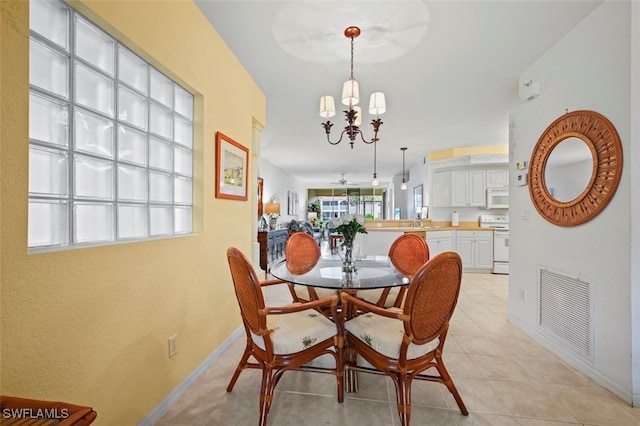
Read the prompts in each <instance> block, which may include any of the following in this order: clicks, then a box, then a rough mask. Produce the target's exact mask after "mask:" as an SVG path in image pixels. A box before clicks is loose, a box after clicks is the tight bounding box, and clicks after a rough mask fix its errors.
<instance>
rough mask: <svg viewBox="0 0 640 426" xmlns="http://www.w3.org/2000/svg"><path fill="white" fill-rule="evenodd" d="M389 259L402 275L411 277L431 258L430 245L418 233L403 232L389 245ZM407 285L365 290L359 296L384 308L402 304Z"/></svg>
mask: <svg viewBox="0 0 640 426" xmlns="http://www.w3.org/2000/svg"><path fill="white" fill-rule="evenodd" d="M389 259H390V260H391V263H392V264H393V266H394V267H395V268H396V269H397V270H398V272H400V273H401V274H402V275H404V276H406V277H407V278H409V279H411V278H412V277H413V276H414V275H415V274H416V272H417V271H418V269H420V267H421V266H422V265H424V263H425V262H426V261H427V260H429V246H428V245H427V242H426V241H425V239H424V237H421V236H420V235H418V234H409V233H407V234H402V235H400V236H399V237H398V238H396V239H395V240H394V241H393V243H392V244H391V247H389ZM406 291H407V286H400V287H387V288H385V289H381V290H364V291H360V292H358V297H360V298H361V299H364V300H366V301H367V302H370V303H375V304H376V305H378V306H380V307H384V308H390V307H392V306H395V307H397V308H399V307H400V306H402V302H403V300H404V296H405V294H406Z"/></svg>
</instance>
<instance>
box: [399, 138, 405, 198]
mask: <svg viewBox="0 0 640 426" xmlns="http://www.w3.org/2000/svg"><path fill="white" fill-rule="evenodd" d="M400 150H402V184H401V185H400V189H402V190H403V191H405V190H406V189H407V180H406V179H405V177H404V154H405V152H407V147H406V146H403V147H402V148H400Z"/></svg>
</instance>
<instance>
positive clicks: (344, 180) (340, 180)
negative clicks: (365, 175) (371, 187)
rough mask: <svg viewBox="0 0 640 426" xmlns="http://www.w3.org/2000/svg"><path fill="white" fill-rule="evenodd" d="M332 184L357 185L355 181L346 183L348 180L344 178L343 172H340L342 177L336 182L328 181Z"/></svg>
mask: <svg viewBox="0 0 640 426" xmlns="http://www.w3.org/2000/svg"><path fill="white" fill-rule="evenodd" d="M330 183H331V184H333V185H342V186H345V185H356V186H357V185H358V184H357V183H348V181H347V180H346V179H345V178H344V173H342V178H340V179H339V180H338V181H337V182H330Z"/></svg>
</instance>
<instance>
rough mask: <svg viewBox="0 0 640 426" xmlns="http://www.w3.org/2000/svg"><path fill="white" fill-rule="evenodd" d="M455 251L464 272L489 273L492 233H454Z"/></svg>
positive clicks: (491, 262)
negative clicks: (458, 255)
mask: <svg viewBox="0 0 640 426" xmlns="http://www.w3.org/2000/svg"><path fill="white" fill-rule="evenodd" d="M456 251H457V252H458V253H459V254H460V257H461V258H462V267H463V268H464V270H465V272H473V271H491V269H492V268H493V231H456Z"/></svg>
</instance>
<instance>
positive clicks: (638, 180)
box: [627, 2, 640, 407]
mask: <svg viewBox="0 0 640 426" xmlns="http://www.w3.org/2000/svg"><path fill="white" fill-rule="evenodd" d="M631 22H632V23H633V24H632V27H631V70H632V73H631V117H640V24H638V23H639V22H640V3H638V2H633V3H632V5H631ZM630 151H631V152H629V155H628V157H627V158H629V164H634V165H635V164H640V120H638V119H635V120H631V150H630ZM631 188H636V190H635V191H632V193H631V194H632V196H631V315H632V321H631V335H632V339H631V342H632V343H631V349H632V360H633V362H632V366H633V367H632V368H633V375H632V380H633V403H634V405H635V406H636V407H638V406H640V196H639V195H638V193H639V192H638V189H637V188H640V167H637V166H636V167H633V168H631Z"/></svg>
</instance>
